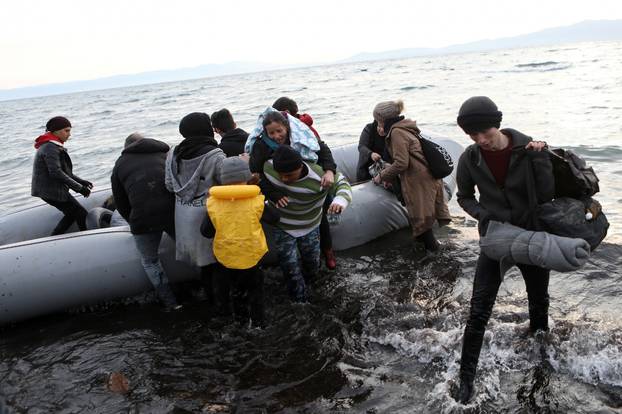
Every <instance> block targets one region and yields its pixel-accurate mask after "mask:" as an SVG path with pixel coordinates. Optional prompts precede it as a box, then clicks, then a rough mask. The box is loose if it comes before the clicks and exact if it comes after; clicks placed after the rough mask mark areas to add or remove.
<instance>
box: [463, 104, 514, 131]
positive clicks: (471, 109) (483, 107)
mask: <svg viewBox="0 0 622 414" xmlns="http://www.w3.org/2000/svg"><path fill="white" fill-rule="evenodd" d="M502 118H503V113H501V111H499V109H498V108H497V105H496V104H495V103H494V102H493V101H492V99H490V98H489V97H487V96H473V97H471V98H469V99H467V100H466V101H464V103H463V104H462V106H461V107H460V111H459V112H458V119H457V121H458V125H460V128H462V129H463V130H464V132H465V133H467V134H474V133H477V132H482V131H485V130H487V129H489V128H493V127H494V128H499V127H500V126H501V119H502Z"/></svg>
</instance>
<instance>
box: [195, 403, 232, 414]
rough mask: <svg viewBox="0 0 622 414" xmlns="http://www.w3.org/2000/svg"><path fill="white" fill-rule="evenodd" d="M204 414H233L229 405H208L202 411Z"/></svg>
mask: <svg viewBox="0 0 622 414" xmlns="http://www.w3.org/2000/svg"><path fill="white" fill-rule="evenodd" d="M201 412H204V413H231V412H232V410H231V406H230V405H228V404H219V403H207V404H205V405H204V406H203V408H202V409H201Z"/></svg>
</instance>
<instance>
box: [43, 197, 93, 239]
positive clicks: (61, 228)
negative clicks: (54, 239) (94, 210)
mask: <svg viewBox="0 0 622 414" xmlns="http://www.w3.org/2000/svg"><path fill="white" fill-rule="evenodd" d="M43 201H45V202H46V203H48V204H49V205H51V206H54V207H56V208H57V209H59V210H60V211H62V213H63V214H64V215H65V216H64V217H63V218H62V219H60V221H59V222H58V224H57V225H56V227H55V228H54V231H52V236H56V235H57V234H63V233H65V232H66V231H67V229H68V228H69V227H70V226H71V225H72V224H73V222H74V221H75V222H77V223H78V228H79V229H80V231H83V230H86V215H87V212H86V210H85V209H84V207H82V206H81V205H80V203H78V201H77V200H76V199H75V198H74V197H73V196H72V195H71V194H69V200H67V201H57V200H49V199H47V198H43Z"/></svg>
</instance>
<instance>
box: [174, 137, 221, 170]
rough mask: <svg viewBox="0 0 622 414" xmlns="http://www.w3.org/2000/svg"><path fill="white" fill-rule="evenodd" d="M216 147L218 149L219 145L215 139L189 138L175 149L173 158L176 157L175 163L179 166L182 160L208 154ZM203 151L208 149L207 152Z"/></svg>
mask: <svg viewBox="0 0 622 414" xmlns="http://www.w3.org/2000/svg"><path fill="white" fill-rule="evenodd" d="M216 147H218V143H217V142H216V140H215V139H214V137H210V136H196V137H189V138H186V139H184V140H183V141H181V143H180V144H179V145H177V146H176V147H175V150H174V151H173V156H175V161H176V162H177V163H178V164H179V162H180V161H181V160H182V159H190V158H194V157H197V156H199V155H201V154H206V153H208V152H209V151H211V150H213V149H214V148H216ZM207 148H209V149H207ZM203 149H207V151H204V150H203Z"/></svg>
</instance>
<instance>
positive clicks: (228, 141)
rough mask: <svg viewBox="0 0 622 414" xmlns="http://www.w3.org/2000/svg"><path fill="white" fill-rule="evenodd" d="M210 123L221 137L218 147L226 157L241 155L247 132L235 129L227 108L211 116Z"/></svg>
mask: <svg viewBox="0 0 622 414" xmlns="http://www.w3.org/2000/svg"><path fill="white" fill-rule="evenodd" d="M211 121H212V127H213V128H214V132H216V133H217V134H218V135H220V137H221V140H220V144H219V145H218V147H219V148H220V149H221V150H223V152H224V153H225V154H226V155H227V157H236V156H238V155H240V154H242V153H243V152H244V145H245V144H246V139H247V138H248V132H246V131H244V130H243V129H241V128H238V127H237V125H236V124H235V122H234V121H233V116H232V115H231V112H229V110H228V109H227V108H223V109H221V110H220V111H216V112H214V113H213V114H212V116H211Z"/></svg>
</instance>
